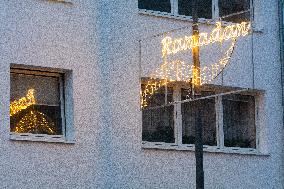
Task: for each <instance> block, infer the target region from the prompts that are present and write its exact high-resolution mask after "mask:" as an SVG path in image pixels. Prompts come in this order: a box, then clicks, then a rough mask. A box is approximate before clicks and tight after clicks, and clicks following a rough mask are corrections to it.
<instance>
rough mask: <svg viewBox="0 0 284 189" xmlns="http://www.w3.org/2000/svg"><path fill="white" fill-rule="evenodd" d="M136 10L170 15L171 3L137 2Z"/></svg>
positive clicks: (144, 0)
mask: <svg viewBox="0 0 284 189" xmlns="http://www.w3.org/2000/svg"><path fill="white" fill-rule="evenodd" d="M138 8H139V9H147V10H153V11H160V12H168V13H170V12H171V2H170V0H138Z"/></svg>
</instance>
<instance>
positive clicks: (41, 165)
mask: <svg viewBox="0 0 284 189" xmlns="http://www.w3.org/2000/svg"><path fill="white" fill-rule="evenodd" d="M72 2H73V3H74V5H73V6H65V5H63V4H57V3H48V2H45V1H40V0H22V1H20V2H19V1H16V0H2V1H0V15H1V17H0V25H1V30H0V32H1V33H0V34H1V35H0V36H1V42H0V44H1V46H0V60H1V64H0V67H1V69H0V80H1V82H0V93H1V95H0V96H1V102H0V105H1V106H0V112H1V117H0V123H1V127H0V188H1V187H2V188H195V157H194V152H192V151H170V150H150V149H142V148H141V133H142V128H141V127H142V120H141V119H142V116H141V112H140V105H139V94H140V86H139V44H138V40H139V39H141V38H143V37H145V36H151V35H154V34H157V33H160V32H163V31H168V30H170V29H174V28H178V27H180V26H184V25H188V24H190V23H189V22H185V21H178V20H174V19H168V18H160V17H154V16H147V15H140V14H138V9H137V7H138V6H137V1H129V0H128V1H126V0H124V1H114V0H104V1H91V0H72ZM261 3H262V4H261V13H262V19H263V20H262V22H261V23H262V25H263V31H262V32H261V33H257V34H255V38H254V45H255V48H254V60H255V87H256V88H258V89H263V90H265V92H266V93H265V98H264V101H263V103H264V113H263V116H264V117H262V122H263V124H262V128H261V139H260V143H261V144H260V145H261V146H262V147H263V148H264V151H267V152H268V153H269V154H270V155H268V156H267V155H266V156H255V155H240V154H221V153H209V152H207V153H205V154H204V171H205V188H218V189H219V188H220V189H221V188H225V189H227V188H240V189H244V188H249V189H251V188H283V185H282V184H283V183H282V184H281V174H282V175H283V172H281V169H280V165H281V161H282V160H281V149H282V148H283V138H282V137H283V120H282V107H281V99H282V96H281V82H280V78H281V74H280V71H281V70H280V58H279V38H278V37H279V36H278V14H277V1H276V0H273V1H269V2H268V1H262V2H261ZM258 18H259V17H258ZM2 26H3V27H2ZM11 63H13V64H24V65H34V66H43V67H54V68H61V69H68V70H72V71H73V89H74V91H73V97H74V99H73V100H74V128H75V138H76V143H75V144H58V143H57V144H53V143H43V142H21V141H11V140H9V113H8V112H9V99H10V97H9V68H10V64H11ZM246 66H248V70H250V69H252V68H251V67H250V66H249V65H246ZM242 69H243V67H242V66H241V65H240V66H239V67H237V68H236V69H235V70H237V71H239V72H240V71H242ZM231 76H232V74H228V79H225V81H227V82H228V84H234V83H232V82H234V80H232V79H230V78H231ZM248 77H249V76H248V75H245V76H244V78H243V80H244V81H246V82H242V83H243V84H244V86H246V87H249V86H251V80H249V79H248ZM238 82H239V80H238ZM282 171H283V170H282Z"/></svg>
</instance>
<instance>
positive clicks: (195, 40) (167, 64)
mask: <svg viewBox="0 0 284 189" xmlns="http://www.w3.org/2000/svg"><path fill="white" fill-rule="evenodd" d="M250 32H251V24H250V22H242V23H238V24H232V25H228V26H225V27H222V24H221V22H217V23H216V27H215V28H214V29H213V30H212V31H211V33H199V34H198V36H194V35H191V36H184V37H181V38H176V39H173V38H172V37H169V36H166V37H165V38H163V39H162V41H161V43H162V58H163V63H162V64H161V66H160V67H159V68H157V69H156V70H155V71H154V72H153V73H152V74H151V76H150V77H151V79H150V80H149V81H148V82H147V84H146V86H145V87H144V89H143V90H141V94H140V95H141V108H145V107H147V106H148V104H147V99H149V98H151V95H153V94H154V93H155V92H156V91H157V90H158V89H159V88H160V87H161V86H165V85H167V84H168V83H170V82H175V81H184V82H187V83H189V84H191V85H193V86H194V85H200V84H201V85H203V84H205V83H209V82H211V81H213V80H214V79H215V78H216V77H217V76H218V75H219V73H221V72H222V70H223V69H224V68H225V67H226V65H227V64H228V62H229V60H230V59H231V56H232V54H233V51H234V48H235V45H236V42H237V38H239V37H244V36H247V35H248V34H249V33H250ZM229 40H230V46H229V48H228V49H227V51H225V54H224V55H223V56H222V57H221V59H220V60H219V61H217V62H215V63H212V64H210V66H203V67H195V66H194V65H190V64H186V63H185V62H184V61H182V60H180V59H177V60H173V61H169V60H168V57H169V56H171V55H175V54H177V53H181V52H185V51H187V50H194V49H195V47H202V46H207V45H210V44H213V43H217V42H218V43H223V42H224V41H229Z"/></svg>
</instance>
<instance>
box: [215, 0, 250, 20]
mask: <svg viewBox="0 0 284 189" xmlns="http://www.w3.org/2000/svg"><path fill="white" fill-rule="evenodd" d="M249 9H250V0H219V14H220V17H224V16H225V18H222V20H225V21H228V22H236V23H239V22H243V21H249V20H250V12H249ZM243 11H246V12H245V13H240V14H237V15H231V14H234V13H239V12H243ZM227 15H231V16H228V17H226V16H227Z"/></svg>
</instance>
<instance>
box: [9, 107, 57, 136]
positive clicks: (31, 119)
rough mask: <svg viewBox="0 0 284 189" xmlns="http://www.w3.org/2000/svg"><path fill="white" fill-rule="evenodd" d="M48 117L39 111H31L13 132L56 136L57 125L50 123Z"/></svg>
mask: <svg viewBox="0 0 284 189" xmlns="http://www.w3.org/2000/svg"><path fill="white" fill-rule="evenodd" d="M46 117H47V116H46V115H45V114H43V113H41V112H39V111H33V110H32V111H30V112H29V113H28V114H26V115H25V116H24V117H23V118H22V119H21V120H20V121H19V122H18V123H17V124H16V126H15V129H14V131H13V132H16V133H40V134H42V133H46V134H49V135H52V134H56V133H55V130H56V127H55V124H54V123H53V122H48V121H47V119H46Z"/></svg>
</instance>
